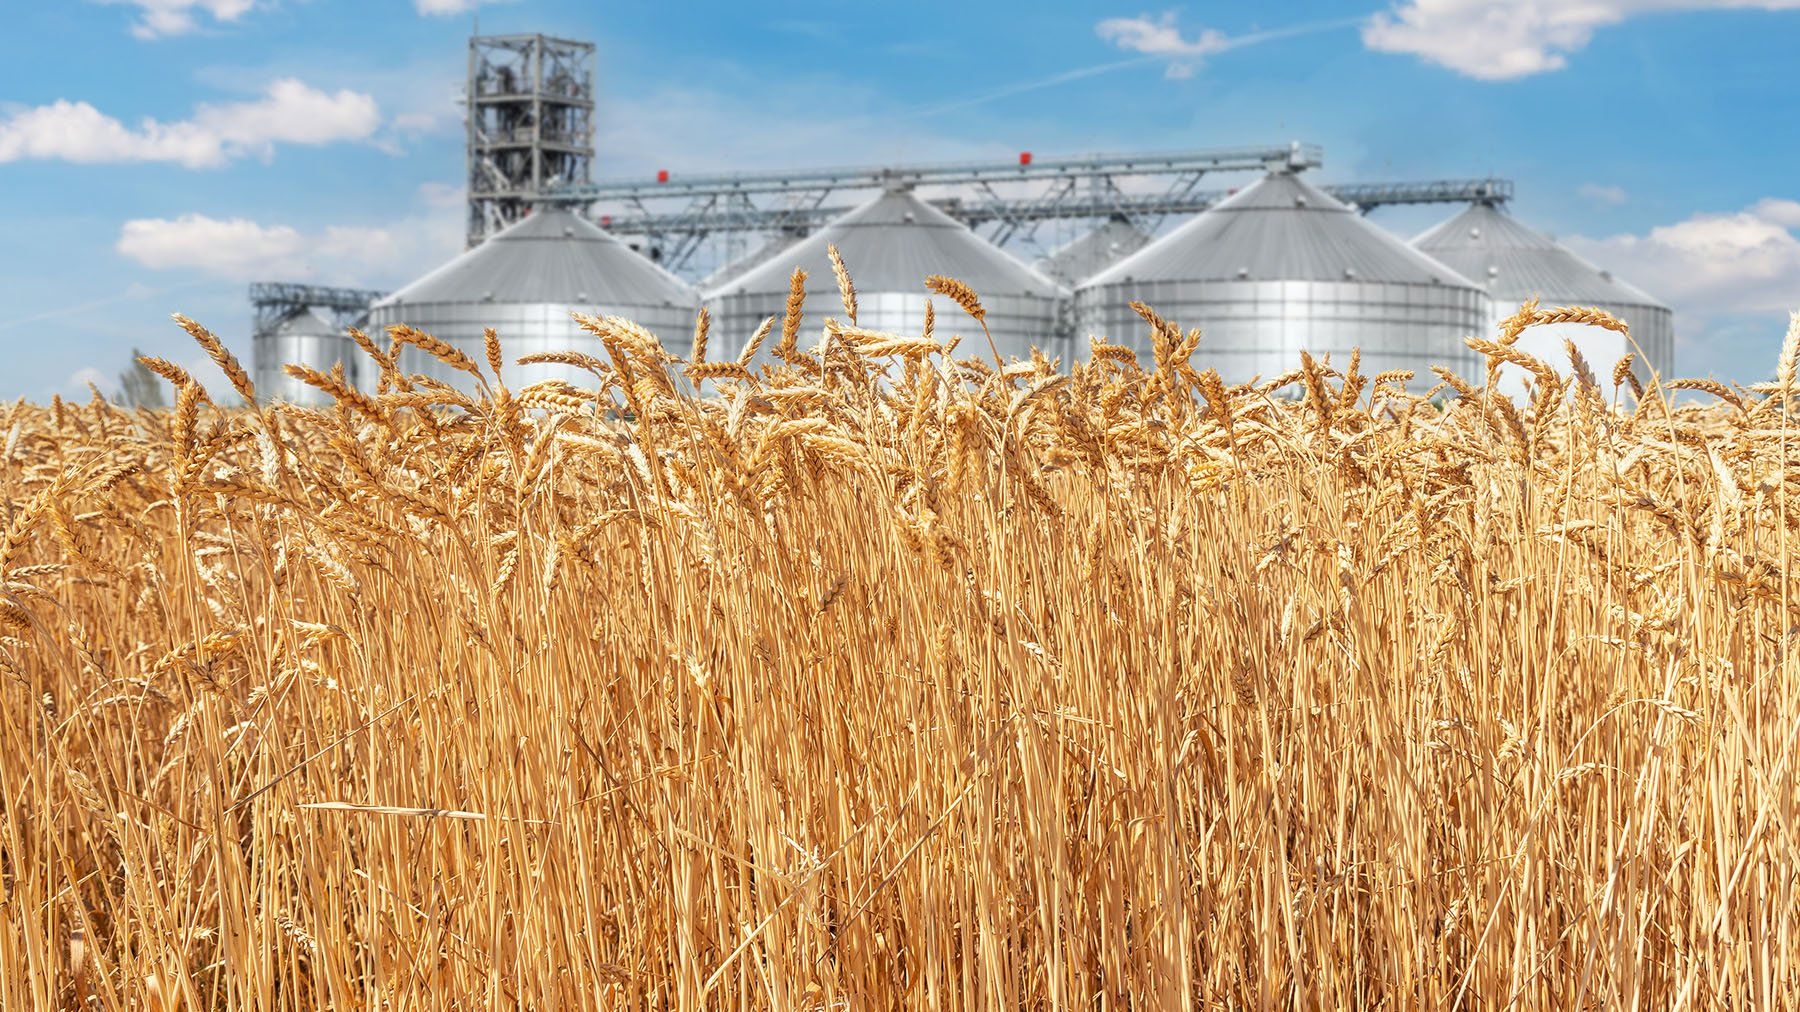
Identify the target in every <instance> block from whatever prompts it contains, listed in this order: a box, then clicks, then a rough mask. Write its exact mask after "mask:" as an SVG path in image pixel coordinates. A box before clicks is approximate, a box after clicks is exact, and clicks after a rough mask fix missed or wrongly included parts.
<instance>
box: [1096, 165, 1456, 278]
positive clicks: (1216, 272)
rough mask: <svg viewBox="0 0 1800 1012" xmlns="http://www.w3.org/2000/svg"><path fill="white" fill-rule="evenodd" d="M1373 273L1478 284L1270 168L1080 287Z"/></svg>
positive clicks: (1298, 180) (1369, 275) (1323, 194)
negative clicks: (1263, 174)
mask: <svg viewBox="0 0 1800 1012" xmlns="http://www.w3.org/2000/svg"><path fill="white" fill-rule="evenodd" d="M1230 280H1251V281H1345V280H1355V281H1368V282H1376V281H1383V282H1398V283H1403V284H1447V285H1467V286H1469V287H1475V286H1474V285H1473V284H1472V283H1471V282H1469V281H1467V280H1466V279H1464V278H1462V277H1460V276H1458V275H1457V274H1456V272H1455V271H1453V270H1452V269H1450V268H1449V267H1447V266H1445V265H1444V264H1441V263H1439V262H1437V261H1436V260H1433V259H1432V258H1431V257H1429V256H1427V255H1425V254H1423V253H1420V252H1419V251H1418V250H1415V249H1413V248H1412V247H1410V246H1408V245H1407V244H1406V243H1404V242H1402V241H1401V240H1400V239H1398V238H1396V237H1394V236H1392V235H1389V234H1388V233H1387V232H1384V231H1382V230H1381V229H1380V228H1377V227H1376V226H1375V225H1373V224H1371V223H1369V222H1368V221H1367V220H1366V219H1364V218H1363V217H1362V216H1361V215H1359V214H1357V213H1356V211H1355V210H1353V209H1352V208H1351V207H1350V206H1349V205H1348V204H1345V203H1343V202H1341V201H1339V200H1337V199H1336V198H1334V197H1332V196H1331V195H1330V194H1328V193H1326V192H1325V191H1323V190H1321V189H1319V188H1318V187H1316V186H1313V185H1311V184H1310V183H1308V182H1306V181H1305V180H1303V179H1301V178H1300V177H1299V176H1297V175H1295V174H1293V173H1291V172H1284V171H1276V172H1271V173H1270V174H1268V175H1267V176H1264V177H1263V178H1262V179H1260V180H1258V181H1257V182H1255V183H1253V184H1251V185H1250V186H1247V187H1245V188H1244V189H1242V190H1240V191H1238V192H1237V193H1236V194H1233V195H1232V196H1231V197H1229V198H1227V199H1226V200H1224V201H1221V202H1220V203H1219V204H1218V205H1217V206H1215V207H1213V208H1212V209H1210V210H1208V211H1206V212H1205V213H1204V214H1201V215H1199V216H1197V217H1195V218H1194V219H1193V220H1192V221H1189V222H1188V223H1186V224H1185V225H1182V226H1181V227H1180V228H1178V229H1176V230H1175V231H1173V232H1171V233H1169V234H1168V235H1166V236H1164V237H1163V238H1161V239H1159V240H1157V241H1156V242H1153V243H1151V244H1150V245H1148V246H1146V247H1144V248H1143V249H1141V250H1139V251H1138V252H1137V253H1135V254H1133V255H1131V256H1129V257H1126V258H1125V259H1123V260H1121V261H1119V262H1118V263H1116V264H1114V265H1112V266H1111V267H1109V268H1107V269H1106V270H1104V271H1102V272H1101V273H1099V274H1098V275H1096V276H1094V277H1093V278H1091V279H1089V280H1088V281H1087V282H1086V284H1084V285H1083V286H1082V287H1083V288H1086V287H1090V286H1094V285H1104V284H1109V283H1112V282H1117V281H1230Z"/></svg>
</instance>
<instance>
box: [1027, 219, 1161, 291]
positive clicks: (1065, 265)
mask: <svg viewBox="0 0 1800 1012" xmlns="http://www.w3.org/2000/svg"><path fill="white" fill-rule="evenodd" d="M1151 238H1152V237H1151V236H1150V235H1149V234H1148V233H1147V232H1145V231H1143V230H1142V229H1140V228H1138V227H1137V226H1136V225H1133V224H1132V223H1130V222H1128V221H1109V222H1107V223H1106V224H1104V225H1101V226H1100V227H1099V228H1097V229H1094V230H1093V231H1092V232H1089V233H1087V234H1086V235H1084V236H1081V237H1080V238H1078V239H1076V240H1074V241H1073V242H1070V243H1067V244H1065V245H1063V246H1061V247H1059V248H1057V249H1055V250H1052V251H1051V252H1050V253H1049V255H1047V256H1045V257H1044V258H1043V259H1042V260H1039V261H1038V262H1037V269H1038V270H1040V271H1042V272H1044V273H1045V274H1046V275H1049V276H1050V277H1052V278H1055V279H1056V280H1058V281H1060V282H1062V283H1064V284H1067V285H1076V284H1080V283H1081V282H1083V281H1086V280H1087V279H1088V278H1091V277H1093V276H1094V275H1095V274H1098V273H1100V272H1101V271H1103V270H1105V269H1106V268H1108V267H1111V266H1112V265H1113V264H1115V263H1117V262H1119V261H1120V260H1123V259H1124V258H1126V257H1128V256H1130V255H1131V254H1133V253H1136V252H1137V251H1138V250H1141V249H1143V248H1144V247H1145V246H1147V245H1149V244H1150V240H1151Z"/></svg>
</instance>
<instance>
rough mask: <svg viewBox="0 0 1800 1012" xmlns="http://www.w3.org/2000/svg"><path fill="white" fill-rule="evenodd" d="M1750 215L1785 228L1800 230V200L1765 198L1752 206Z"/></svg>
mask: <svg viewBox="0 0 1800 1012" xmlns="http://www.w3.org/2000/svg"><path fill="white" fill-rule="evenodd" d="M1750 213H1751V214H1754V215H1756V216H1757V217H1758V218H1761V219H1763V220H1764V221H1772V222H1774V223H1775V224H1777V225H1780V226H1781V227H1783V228H1800V200H1787V199H1784V198H1781V197H1764V198H1763V199H1761V200H1759V201H1757V202H1756V203H1755V204H1754V205H1752V206H1751V208H1750Z"/></svg>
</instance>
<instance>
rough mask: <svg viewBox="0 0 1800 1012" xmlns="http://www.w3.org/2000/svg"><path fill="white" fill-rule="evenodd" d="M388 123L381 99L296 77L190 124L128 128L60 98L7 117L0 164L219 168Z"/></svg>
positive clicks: (205, 109)
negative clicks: (330, 88)
mask: <svg viewBox="0 0 1800 1012" xmlns="http://www.w3.org/2000/svg"><path fill="white" fill-rule="evenodd" d="M380 125H381V111H380V109H379V108H378V107H377V106H376V104H375V100H374V99H373V98H370V97H369V96H368V95H365V94H361V93H359V92H354V91H349V90H340V91H336V92H325V91H320V90H319V89H317V88H314V87H312V86H310V85H308V84H306V83H305V82H303V81H300V80H297V79H295V78H282V79H281V80H278V81H275V82H274V83H272V84H270V85H269V86H268V88H267V89H266V91H265V92H264V94H263V97H262V98H259V99H256V100H254V101H249V102H230V103H224V104H219V105H201V106H199V107H198V108H196V109H195V110H194V114H193V116H191V117H190V118H188V119H185V120H177V121H175V122H170V123H164V122H161V121H158V120H155V119H149V118H146V119H144V120H142V121H140V122H139V123H138V125H137V126H135V127H128V126H126V125H125V124H123V123H121V122H119V121H118V120H117V119H114V118H113V117H111V116H108V115H106V114H105V113H103V112H101V111H100V110H98V109H96V108H94V107H93V106H92V105H89V104H88V103H87V102H79V101H70V100H68V99H58V100H57V101H55V102H52V103H50V104H49V105H40V106H35V107H31V108H24V109H17V110H14V111H12V112H10V113H8V114H7V115H5V117H4V118H0V163H4V162H13V161H22V160H27V159H36V160H44V161H69V162H173V163H176V164H179V165H184V166H187V167H188V168H216V167H218V166H220V165H224V164H226V163H227V162H230V161H231V160H233V159H235V158H239V157H243V156H245V155H256V156H259V157H263V158H267V157H269V156H270V155H271V154H273V152H274V149H275V146H276V145H278V144H329V143H333V142H336V141H353V140H362V139H364V138H367V137H369V136H370V135H371V134H373V133H374V132H375V131H376V129H377V128H378V127H380Z"/></svg>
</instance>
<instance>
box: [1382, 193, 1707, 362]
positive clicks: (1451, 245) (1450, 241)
mask: <svg viewBox="0 0 1800 1012" xmlns="http://www.w3.org/2000/svg"><path fill="white" fill-rule="evenodd" d="M1413 246H1414V247H1416V248H1417V249H1419V250H1422V251H1424V252H1426V253H1429V254H1430V255H1431V256H1432V257H1434V258H1436V259H1438V260H1441V261H1443V262H1444V263H1446V264H1448V265H1449V266H1450V267H1452V268H1454V269H1456V270H1457V271H1460V272H1461V273H1462V274H1463V275H1464V276H1465V277H1468V278H1469V279H1470V280H1472V281H1474V282H1475V283H1476V284H1478V285H1481V286H1482V287H1483V288H1484V289H1485V290H1486V291H1487V293H1488V296H1489V297H1490V298H1491V299H1492V300H1493V313H1492V317H1491V319H1490V321H1489V322H1490V331H1491V329H1492V327H1493V326H1497V325H1498V323H1499V321H1500V320H1502V319H1504V318H1505V317H1508V316H1511V315H1512V314H1513V313H1514V312H1515V311H1516V310H1517V309H1518V307H1519V304H1520V303H1522V302H1525V301H1526V300H1527V299H1530V298H1533V297H1534V296H1535V297H1537V298H1538V299H1540V300H1541V301H1542V302H1543V304H1544V305H1545V306H1546V307H1549V306H1594V307H1596V308H1599V309H1604V310H1606V311H1607V312H1609V313H1612V314H1613V315H1614V316H1617V317H1619V318H1620V319H1622V320H1624V321H1625V322H1626V323H1628V324H1630V325H1631V336H1632V338H1633V339H1635V340H1636V342H1637V344H1638V346H1639V347H1640V348H1642V349H1643V352H1644V355H1646V356H1648V357H1649V359H1650V362H1649V363H1648V364H1649V365H1652V366H1654V367H1655V368H1656V369H1658V370H1660V371H1662V372H1663V373H1664V374H1665V375H1666V374H1668V373H1669V372H1670V370H1672V369H1673V368H1674V356H1675V316H1674V314H1673V313H1672V312H1671V311H1670V310H1669V307H1668V306H1666V305H1664V304H1662V303H1661V302H1659V301H1657V299H1656V298H1655V297H1654V296H1652V295H1649V294H1648V293H1646V292H1644V291H1643V290H1642V289H1640V288H1637V287H1636V286H1634V285H1631V284H1629V283H1627V282H1625V281H1623V280H1621V279H1619V278H1615V277H1613V276H1612V274H1610V273H1609V272H1607V271H1603V270H1601V269H1600V268H1598V267H1595V266H1594V265H1593V264H1591V263H1589V262H1587V261H1586V260H1584V259H1582V258H1581V257H1580V256H1579V255H1577V254H1576V253H1575V252H1574V251H1573V250H1570V249H1569V248H1567V247H1565V246H1562V245H1561V244H1559V243H1557V242H1556V241H1555V240H1554V239H1551V238H1550V237H1549V236H1546V235H1543V234H1541V233H1539V232H1536V231H1534V230H1532V229H1531V228H1529V227H1527V226H1526V225H1525V224H1523V223H1522V222H1520V221H1519V220H1518V219H1517V218H1514V217H1513V216H1512V215H1510V214H1507V213H1506V212H1505V211H1503V210H1501V209H1500V208H1498V207H1494V206H1492V205H1489V204H1473V205H1471V206H1470V207H1469V208H1468V209H1467V210H1465V211H1463V212H1461V213H1460V214H1458V215H1456V216H1455V217H1453V218H1451V219H1450V220H1448V221H1445V222H1443V223H1442V224H1440V225H1438V226H1436V227H1435V228H1432V229H1431V230H1430V231H1427V232H1425V233H1424V234H1422V235H1420V236H1419V237H1418V238H1416V239H1414V240H1413ZM1561 336H1570V337H1573V338H1575V339H1576V342H1577V345H1578V346H1580V347H1581V350H1582V352H1583V354H1584V355H1587V356H1588V357H1589V358H1590V359H1591V360H1592V363H1591V364H1592V365H1593V366H1594V367H1595V368H1596V369H1601V370H1605V369H1608V368H1610V367H1611V365H1612V361H1613V360H1614V359H1616V358H1617V354H1615V352H1618V347H1617V342H1614V341H1613V340H1612V339H1610V338H1606V337H1603V336H1602V335H1599V334H1591V333H1589V334H1584V333H1582V328H1577V329H1575V330H1573V331H1571V332H1570V333H1568V334H1566V335H1560V336H1558V337H1557V338H1556V342H1555V354H1554V355H1552V356H1551V361H1552V363H1553V364H1555V365H1557V366H1558V367H1561V366H1562V365H1565V364H1566V363H1567V357H1566V356H1565V355H1564V354H1563V352H1562V348H1561ZM1619 353H1620V354H1622V352H1619ZM1602 357H1604V358H1605V359H1606V360H1605V361H1602V360H1601V358H1602ZM1639 375H1640V376H1646V377H1647V372H1643V371H1640V373H1639Z"/></svg>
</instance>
